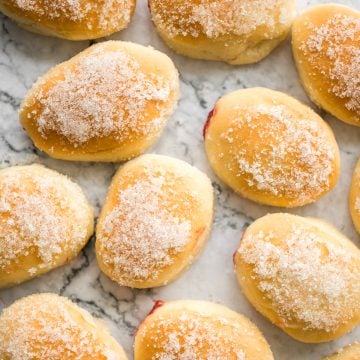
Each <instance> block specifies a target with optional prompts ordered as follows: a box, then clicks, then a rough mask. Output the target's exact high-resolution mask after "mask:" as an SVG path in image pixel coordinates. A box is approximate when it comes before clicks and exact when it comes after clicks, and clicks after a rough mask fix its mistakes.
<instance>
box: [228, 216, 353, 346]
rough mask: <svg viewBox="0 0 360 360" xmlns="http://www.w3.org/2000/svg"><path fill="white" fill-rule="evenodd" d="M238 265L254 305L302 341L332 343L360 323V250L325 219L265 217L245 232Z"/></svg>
mask: <svg viewBox="0 0 360 360" xmlns="http://www.w3.org/2000/svg"><path fill="white" fill-rule="evenodd" d="M234 264H235V271H236V275H237V278H238V281H239V284H240V286H241V288H242V291H243V292H244V294H245V296H246V297H247V298H248V300H249V301H250V303H251V304H252V305H253V306H254V307H255V308H256V309H257V310H258V311H259V312H260V313H261V314H262V315H264V316H265V317H266V318H268V319H269V320H270V321H271V322H272V323H273V324H275V325H276V326H278V327H280V328H281V329H282V330H284V331H285V332H286V333H287V334H288V335H290V336H292V337H293V338H295V339H297V340H299V341H302V342H306V343H320V342H326V341H330V340H333V339H336V338H338V337H340V336H342V335H344V334H345V333H347V332H349V331H351V330H352V329H353V328H355V327H356V326H357V325H359V323H360V251H359V249H358V248H357V247H356V246H355V245H354V244H353V243H352V242H351V241H350V240H348V239H347V238H346V237H345V236H343V235H342V234H341V233H339V232H338V231H337V230H336V229H335V228H334V227H333V226H332V225H329V224H327V223H326V222H324V221H322V220H319V219H313V218H303V217H300V216H295V215H290V214H272V215H266V216H264V217H262V218H260V219H258V220H256V221H255V222H254V223H252V224H251V225H250V226H249V228H248V229H247V230H246V231H245V233H244V235H243V238H242V240H241V243H240V247H239V249H238V251H237V252H236V253H235V255H234Z"/></svg>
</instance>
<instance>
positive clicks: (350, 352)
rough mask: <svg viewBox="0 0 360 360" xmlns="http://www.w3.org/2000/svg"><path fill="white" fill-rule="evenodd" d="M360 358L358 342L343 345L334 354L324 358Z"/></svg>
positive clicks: (341, 359) (347, 359)
mask: <svg viewBox="0 0 360 360" xmlns="http://www.w3.org/2000/svg"><path fill="white" fill-rule="evenodd" d="M359 359H360V343H358V342H356V343H354V344H351V345H348V346H345V347H344V348H342V349H340V350H339V351H338V352H337V353H336V354H334V355H332V356H328V357H326V358H325V359H324V360H359Z"/></svg>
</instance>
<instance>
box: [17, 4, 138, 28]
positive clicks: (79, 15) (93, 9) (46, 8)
mask: <svg viewBox="0 0 360 360" xmlns="http://www.w3.org/2000/svg"><path fill="white" fill-rule="evenodd" d="M12 1H13V3H14V5H16V6H17V7H18V8H20V9H21V10H23V11H26V12H29V13H31V14H33V15H35V16H38V17H45V16H46V17H47V18H50V19H52V20H57V19H59V18H62V17H64V18H66V19H67V20H69V21H72V22H75V23H78V22H85V23H86V24H87V27H88V28H89V29H91V28H92V27H94V26H95V27H98V28H101V29H106V28H109V27H110V28H115V27H117V26H118V24H119V22H125V23H128V22H129V21H130V18H131V11H132V2H131V1H127V0H101V1H84V0H12ZM93 16H96V18H97V20H96V22H95V23H94V20H90V17H93Z"/></svg>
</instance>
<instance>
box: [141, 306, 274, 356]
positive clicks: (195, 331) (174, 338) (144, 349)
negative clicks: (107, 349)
mask: <svg viewBox="0 0 360 360" xmlns="http://www.w3.org/2000/svg"><path fill="white" fill-rule="evenodd" d="M134 354H135V356H134V357H135V360H154V359H191V360H204V359H209V360H210V359H214V360H215V359H219V360H220V359H224V360H225V359H228V360H230V359H238V360H245V359H251V360H273V359H274V358H273V355H272V352H271V350H270V346H269V344H268V343H267V341H266V340H265V338H264V337H263V335H262V333H261V332H260V330H259V329H258V328H257V327H256V326H255V325H254V324H253V323H252V322H251V321H250V320H248V319H247V318H246V317H245V316H243V315H240V314H238V313H236V312H234V311H232V310H230V309H228V308H226V307H225V306H222V305H218V304H215V303H211V302H206V301H194V300H181V301H172V302H158V303H157V304H156V305H155V308H154V309H153V311H152V312H151V313H150V314H149V315H148V316H147V317H146V318H145V320H144V321H143V322H142V323H141V325H140V327H139V329H138V331H137V333H136V335H135V342H134Z"/></svg>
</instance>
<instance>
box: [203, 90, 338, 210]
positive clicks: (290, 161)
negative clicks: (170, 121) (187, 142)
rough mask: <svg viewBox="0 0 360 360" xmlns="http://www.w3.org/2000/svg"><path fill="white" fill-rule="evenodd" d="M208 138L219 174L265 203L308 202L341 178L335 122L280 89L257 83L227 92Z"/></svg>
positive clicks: (213, 113)
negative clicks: (261, 85)
mask: <svg viewBox="0 0 360 360" xmlns="http://www.w3.org/2000/svg"><path fill="white" fill-rule="evenodd" d="M204 142H205V149H206V153H207V157H208V159H209V162H210V165H211V166H212V168H213V170H214V171H215V173H216V174H217V176H218V177H219V178H220V179H221V180H222V181H223V182H224V183H225V184H227V185H228V186H230V187H231V188H232V189H233V190H235V191H236V192H237V193H239V194H240V195H242V196H243V197H245V198H248V199H250V200H253V201H256V202H258V203H260V204H266V205H271V206H281V207H297V206H303V205H306V204H309V203H311V202H313V201H316V200H318V199H319V198H321V197H322V196H324V195H325V194H326V193H327V192H329V191H330V190H331V189H332V188H333V187H334V186H335V184H336V182H337V180H338V178H339V167H340V156H339V149H338V146H337V143H336V140H335V138H334V135H333V133H332V130H331V129H330V127H329V126H328V125H327V124H326V123H325V122H324V121H323V120H322V119H321V118H320V117H319V116H318V115H317V114H316V113H315V112H313V111H312V110H311V109H310V108H308V107H307V106H305V105H303V104H302V103H300V102H299V101H297V100H296V99H294V98H292V97H290V96H288V95H285V94H283V93H280V92H277V91H273V90H269V89H264V88H252V89H245V90H238V91H235V92H232V93H230V94H228V95H225V96H224V97H222V98H221V99H220V100H219V101H218V102H217V103H216V105H215V107H214V109H213V110H212V111H211V113H210V114H209V117H208V120H207V122H206V124H205V127H204Z"/></svg>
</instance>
